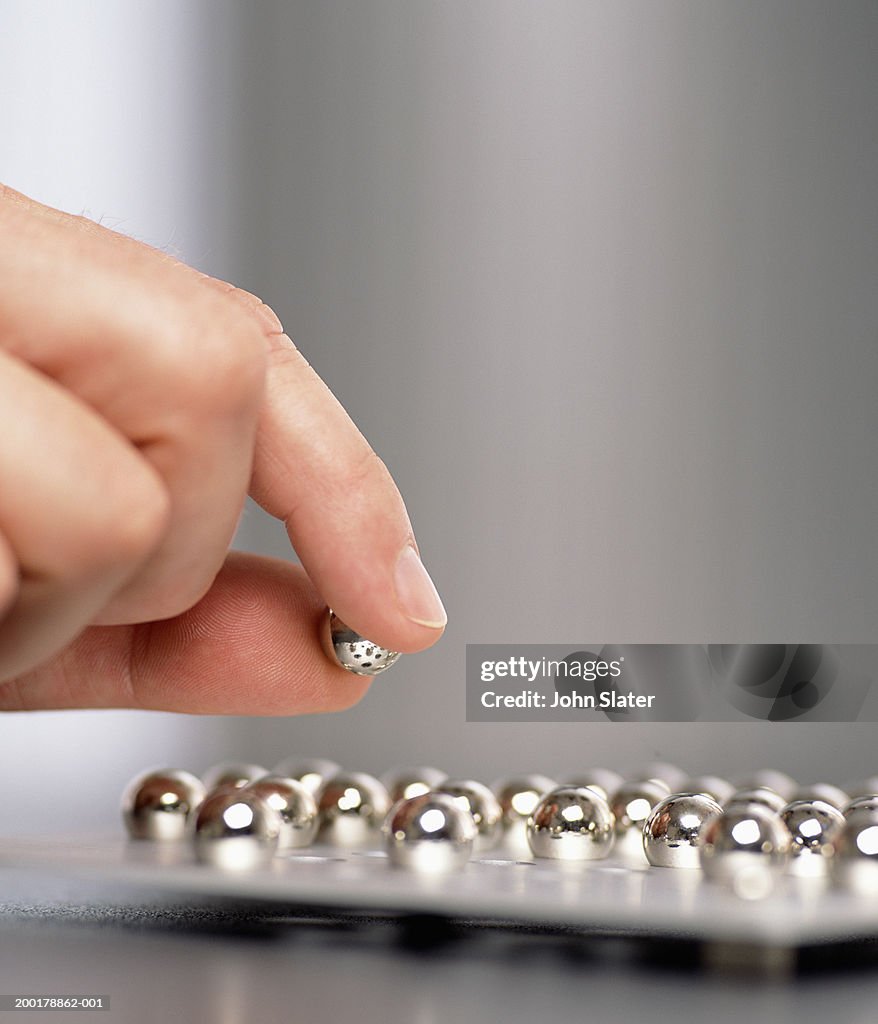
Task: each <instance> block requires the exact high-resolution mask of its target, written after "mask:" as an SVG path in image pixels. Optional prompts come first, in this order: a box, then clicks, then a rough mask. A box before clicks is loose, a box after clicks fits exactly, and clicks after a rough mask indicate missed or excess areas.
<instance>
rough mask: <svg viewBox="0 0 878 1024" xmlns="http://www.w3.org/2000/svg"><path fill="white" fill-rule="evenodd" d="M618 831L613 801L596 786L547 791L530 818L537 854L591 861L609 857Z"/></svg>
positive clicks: (529, 832) (529, 834)
mask: <svg viewBox="0 0 878 1024" xmlns="http://www.w3.org/2000/svg"><path fill="white" fill-rule="evenodd" d="M614 840H615V832H614V830H613V814H612V811H611V810H610V805H609V804H608V803H607V801H606V800H604V798H603V797H602V796H601V795H600V794H599V793H597V792H596V791H595V790H593V789H586V788H584V787H577V786H562V787H560V788H558V789H553V790H551V791H550V792H548V793H546V794H545V796H543V798H542V799H541V800H540V802H539V803H538V804H537V806H536V807H535V808H534V811H533V814H532V815H531V816H530V817H529V818H528V821H527V841H528V843H529V844H530V848H531V850H532V851H533V854H534V856H535V857H546V858H550V859H551V860H563V861H588V860H600V859H601V858H603V857H606V856H607V855H608V854H609V852H610V850H612V848H613V842H614Z"/></svg>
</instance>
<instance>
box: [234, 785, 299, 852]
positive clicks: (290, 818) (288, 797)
mask: <svg viewBox="0 0 878 1024" xmlns="http://www.w3.org/2000/svg"><path fill="white" fill-rule="evenodd" d="M242 792H245V793H255V794H256V795H257V796H259V797H262V799H263V800H264V801H265V802H266V803H267V804H268V805H269V807H271V808H273V809H274V810H275V811H277V814H278V816H279V817H280V835H279V836H278V844H277V848H278V850H291V849H296V848H299V847H302V846H310V844H311V843H312V842H314V837H315V836H316V835H317V801H316V800H315V799H314V795H313V793H312V792H311V791H310V790H309V789H308V788H307V787H306V786H304V785H303V784H302V783H301V782H299V781H298V780H296V779H291V778H285V777H284V776H283V775H266V776H264V777H263V778H261V779H257V780H256V782H251V783H250V784H249V785H248V786H245V787H244V789H243V791H242Z"/></svg>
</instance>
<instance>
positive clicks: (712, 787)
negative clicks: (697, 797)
mask: <svg viewBox="0 0 878 1024" xmlns="http://www.w3.org/2000/svg"><path fill="white" fill-rule="evenodd" d="M680 792H681V793H704V795H705V796H709V797H710V798H711V799H713V800H716V802H717V803H718V804H724V803H725V802H726V801H727V800H728V799H729V798H730V797H731V795H732V794H733V793H734V792H735V787H734V786H733V785H732V784H731V782H729V781H728V780H726V779H721V778H720V777H719V776H718V775H693V776H692V777H691V778H688V779H686V781H685V782H684V783H683V787H682V789H681V790H680Z"/></svg>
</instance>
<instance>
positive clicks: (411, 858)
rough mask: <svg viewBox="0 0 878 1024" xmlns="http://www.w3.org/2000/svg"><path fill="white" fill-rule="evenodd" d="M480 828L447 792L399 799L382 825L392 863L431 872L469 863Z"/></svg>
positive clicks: (449, 869) (438, 871)
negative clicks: (478, 828)
mask: <svg viewBox="0 0 878 1024" xmlns="http://www.w3.org/2000/svg"><path fill="white" fill-rule="evenodd" d="M477 831H478V830H477V829H476V825H475V822H474V821H473V818H472V815H471V814H470V813H469V812H468V811H466V810H464V809H463V808H462V807H461V806H460V805H459V804H458V803H457V801H456V800H455V799H454V797H451V796H449V795H448V794H446V793H423V794H421V795H420V796H414V797H409V798H408V799H403V800H399V801H397V803H395V804H394V806H393V807H392V809H391V810H390V813H389V814H388V815H387V818H386V820H385V822H384V824H383V825H382V833H383V835H384V843H385V848H386V850H387V854H388V857H389V858H390V861H391V863H392V864H395V865H397V866H399V867H405V868H410V869H412V870H414V871H419V872H424V873H428V874H433V873H441V872H445V871H452V870H454V869H455V868H460V867H462V866H463V865H464V864H466V862H467V861H468V860H469V858H470V855H471V853H472V850H473V844H474V843H475V839H476V835H477Z"/></svg>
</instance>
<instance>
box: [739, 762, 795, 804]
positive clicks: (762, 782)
mask: <svg viewBox="0 0 878 1024" xmlns="http://www.w3.org/2000/svg"><path fill="white" fill-rule="evenodd" d="M732 782H733V783H734V785H735V789H736V790H740V789H773V790H774V792H775V793H779V794H780V796H782V797H783V798H784V803H786V802H788V801H790V800H792V798H793V793H795V791H796V790H797V789H798V784H797V783H796V780H795V779H794V778H793V777H792V776H791V775H787V773H786V772H779V771H775V769H773V768H762V769H760V770H758V771H755V772H748V773H747V774H746V775H741V776H739V777H738V778H735V779H732Z"/></svg>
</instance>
